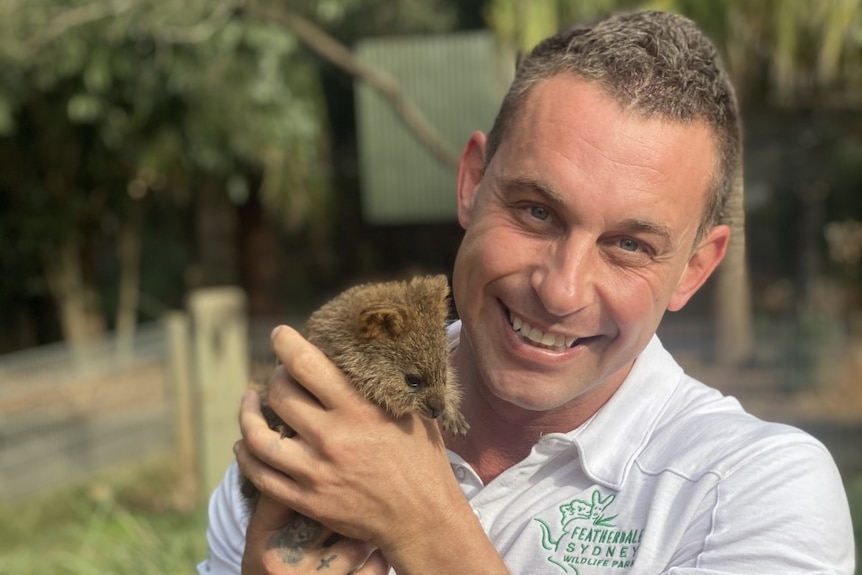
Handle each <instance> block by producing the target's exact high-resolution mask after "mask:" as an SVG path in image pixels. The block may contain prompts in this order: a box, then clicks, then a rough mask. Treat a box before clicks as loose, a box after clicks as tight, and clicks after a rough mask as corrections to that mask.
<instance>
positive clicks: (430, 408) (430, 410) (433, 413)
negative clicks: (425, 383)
mask: <svg viewBox="0 0 862 575" xmlns="http://www.w3.org/2000/svg"><path fill="white" fill-rule="evenodd" d="M441 413H443V406H442V405H440V404H439V403H428V404H426V405H425V415H426V416H427V417H430V418H431V419H437V418H438V417H440V414H441Z"/></svg>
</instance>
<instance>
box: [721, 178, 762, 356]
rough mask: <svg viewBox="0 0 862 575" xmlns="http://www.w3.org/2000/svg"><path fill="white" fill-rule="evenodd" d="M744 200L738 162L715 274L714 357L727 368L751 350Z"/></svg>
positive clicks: (750, 314) (751, 329)
mask: <svg viewBox="0 0 862 575" xmlns="http://www.w3.org/2000/svg"><path fill="white" fill-rule="evenodd" d="M744 199H745V196H744V178H743V167H742V162H740V165H739V170H738V172H737V174H736V178H735V180H734V186H733V190H732V191H731V194H730V197H729V198H728V201H727V206H726V211H725V217H724V223H726V224H727V225H729V226H730V229H731V238H730V245H729V246H728V248H727V254H725V257H724V261H723V262H722V263H721V265H720V266H719V268H718V271H717V272H716V273H717V277H716V280H717V283H716V300H715V326H716V340H715V346H716V347H715V356H716V359H717V360H718V361H719V362H720V363H721V364H723V365H729V366H739V365H742V364H744V363H745V362H747V361H748V360H749V359H750V358H751V355H752V351H753V347H754V335H753V320H752V309H751V286H750V285H749V282H748V266H747V263H746V256H745V205H744V204H745V202H744Z"/></svg>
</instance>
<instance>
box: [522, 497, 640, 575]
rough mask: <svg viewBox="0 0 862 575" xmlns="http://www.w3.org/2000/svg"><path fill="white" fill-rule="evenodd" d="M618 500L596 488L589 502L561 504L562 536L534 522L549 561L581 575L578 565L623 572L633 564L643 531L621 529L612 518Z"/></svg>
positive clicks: (579, 500) (540, 521)
mask: <svg viewBox="0 0 862 575" xmlns="http://www.w3.org/2000/svg"><path fill="white" fill-rule="evenodd" d="M614 499H616V495H615V494H613V493H611V494H609V495H607V496H603V495H602V492H601V491H600V490H599V489H594V490H593V492H592V497H591V500H590V501H584V500H583V499H572V500H571V501H569V502H568V503H564V504H563V505H560V507H559V510H560V525H562V529H563V531H562V533H561V534H560V535H558V536H555V535H554V531H555V529H554V528H552V527H551V526H550V525H548V524H547V523H546V522H544V521H542V520H541V519H538V518H536V519H535V521H536V522H537V523H538V524H539V527H541V529H542V547H544V548H545V549H547V550H548V551H551V554H550V555H548V562H550V563H552V564H554V565H556V566H557V567H559V568H560V569H561V570H562V572H563V573H571V574H573V575H578V566H579V565H580V566H594V567H606V568H610V569H624V568H627V567H631V566H632V565H633V564H634V557H635V554H636V553H637V550H638V547H639V546H640V540H641V537H642V536H643V529H618V528H616V527H615V525H614V519H616V517H617V516H616V515H609V514H608V513H609V512H608V507H610V505H611V503H613V501H614Z"/></svg>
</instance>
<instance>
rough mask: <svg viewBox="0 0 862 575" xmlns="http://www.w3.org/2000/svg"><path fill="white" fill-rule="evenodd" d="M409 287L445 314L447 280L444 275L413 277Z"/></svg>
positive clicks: (447, 305)
mask: <svg viewBox="0 0 862 575" xmlns="http://www.w3.org/2000/svg"><path fill="white" fill-rule="evenodd" d="M410 287H411V288H412V289H413V290H415V291H416V292H418V293H420V294H422V297H421V299H422V300H424V301H426V302H428V303H429V304H431V305H433V306H434V307H435V308H436V309H439V310H440V311H441V312H442V313H444V314H446V313H447V312H448V310H449V280H448V279H447V278H446V276H445V275H442V274H439V275H435V276H421V277H415V278H413V280H411V282H410Z"/></svg>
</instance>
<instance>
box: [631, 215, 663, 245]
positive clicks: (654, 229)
mask: <svg viewBox="0 0 862 575" xmlns="http://www.w3.org/2000/svg"><path fill="white" fill-rule="evenodd" d="M619 227H620V229H623V230H626V231H630V232H632V233H645V234H650V235H654V236H658V237H660V238H661V239H662V240H664V241H665V242H668V243H670V242H671V240H672V238H673V234H671V232H670V229H669V228H668V227H667V226H663V225H661V224H658V223H656V222H650V221H648V220H640V219H637V218H632V219H628V220H623V221H622V222H621V223H620V226H619Z"/></svg>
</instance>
